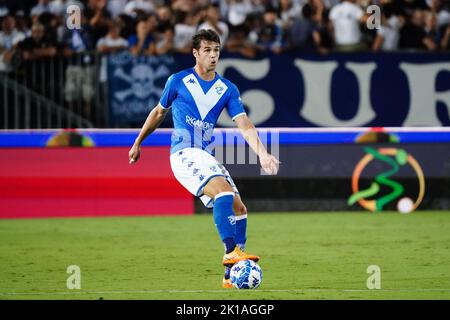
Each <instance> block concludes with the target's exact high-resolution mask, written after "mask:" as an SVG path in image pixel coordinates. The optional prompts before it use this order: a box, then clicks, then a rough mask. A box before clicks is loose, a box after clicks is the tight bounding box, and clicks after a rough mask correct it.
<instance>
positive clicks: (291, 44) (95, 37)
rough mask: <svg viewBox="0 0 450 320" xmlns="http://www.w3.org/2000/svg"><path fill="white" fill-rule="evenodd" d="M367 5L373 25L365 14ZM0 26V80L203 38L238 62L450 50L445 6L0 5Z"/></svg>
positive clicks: (188, 0)
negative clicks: (98, 55) (18, 65)
mask: <svg viewBox="0 0 450 320" xmlns="http://www.w3.org/2000/svg"><path fill="white" fill-rule="evenodd" d="M72 5H76V6H78V8H80V9H81V10H80V13H81V15H80V19H79V22H80V28H79V29H78V28H68V27H67V26H68V25H67V22H68V21H69V23H76V22H77V21H78V20H76V19H75V16H73V15H72V16H70V15H69V14H68V12H67V8H68V7H69V6H72ZM371 5H377V6H378V7H379V8H381V11H380V13H381V14H380V16H379V18H380V19H378V20H376V19H374V16H371V13H376V11H373V12H371V13H367V8H368V7H369V6H371ZM69 13H70V12H69ZM74 19H75V20H74ZM0 21H1V29H0V71H8V68H11V66H13V65H14V63H15V61H16V60H21V61H26V60H33V59H40V58H43V57H52V56H55V55H64V56H71V55H73V54H76V53H80V52H86V51H93V50H97V51H99V52H102V53H110V52H116V51H118V50H130V51H131V52H132V53H133V54H136V55H160V54H165V53H170V52H182V53H188V52H190V51H191V37H192V35H194V33H195V32H196V31H197V30H199V29H202V28H211V29H214V30H216V31H217V32H218V34H219V36H220V39H221V46H222V49H223V50H225V51H228V52H235V53H239V54H241V55H243V56H246V57H255V56H256V55H257V54H258V53H261V52H265V53H271V54H280V53H283V52H285V53H298V52H320V53H322V54H326V53H328V52H332V51H342V52H355V51H397V50H423V51H443V50H449V49H450V1H449V0H390V1H389V0H372V1H370V0H343V1H339V0H279V1H278V0H277V1H274V0H109V1H107V0H84V1H77V0H34V1H33V0H24V1H17V0H0ZM377 22H380V25H379V26H378V28H369V27H368V25H369V26H371V25H374V23H377ZM374 26H376V25H374Z"/></svg>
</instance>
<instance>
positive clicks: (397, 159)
mask: <svg viewBox="0 0 450 320" xmlns="http://www.w3.org/2000/svg"><path fill="white" fill-rule="evenodd" d="M171 132H172V131H171V130H170V129H159V130H157V131H156V132H155V133H154V134H152V135H151V136H149V137H148V138H147V139H146V141H145V142H144V145H143V155H142V158H141V160H140V161H139V162H138V163H137V164H136V165H134V166H131V165H129V164H128V150H129V148H130V146H131V145H132V143H133V141H134V139H135V137H136V135H137V133H138V130H137V129H136V130H97V129H86V130H30V131H14V130H11V131H1V132H0V162H1V165H0V217H1V218H16V217H72V216H111V215H161V214H193V213H194V212H206V211H207V210H206V209H205V208H204V207H203V206H202V205H201V203H200V202H199V201H198V200H197V199H194V197H193V196H192V195H190V194H189V193H188V192H187V191H186V190H185V189H184V188H183V187H182V186H181V185H180V184H179V183H178V182H177V181H176V180H175V178H174V177H173V175H172V172H171V169H170V164H169V145H170V135H171ZM259 134H260V137H261V139H262V140H263V142H264V143H265V144H266V145H267V147H268V149H269V150H271V152H272V153H274V154H275V155H277V156H278V157H279V159H280V160H281V161H282V164H281V167H280V171H279V174H278V175H277V176H267V175H264V174H262V173H261V169H260V167H259V165H258V163H257V161H256V158H255V157H254V156H252V152H250V151H249V150H248V146H247V145H246V144H245V141H244V140H243V138H242V137H240V135H239V133H238V131H237V130H235V129H217V131H216V134H215V136H214V141H222V142H224V144H223V145H219V144H218V145H217V147H216V157H217V158H219V159H220V160H223V162H224V163H225V165H226V167H227V169H228V170H229V171H230V173H231V175H232V176H233V178H234V180H235V182H236V184H237V186H238V188H239V190H240V192H241V194H242V197H243V199H244V201H245V203H246V205H247V207H248V209H249V210H250V211H306V210H308V211H321V210H347V211H348V210H369V211H384V210H396V209H397V206H398V204H399V203H400V202H401V201H403V202H404V203H406V206H407V207H408V205H409V206H410V208H409V209H410V210H421V209H448V208H449V207H450V184H449V179H450V170H449V168H450V148H449V143H450V128H385V129H383V128H379V129H377V128H341V129H319V128H317V129H314V128H311V129H287V128H278V129H259ZM216 139H217V140H216Z"/></svg>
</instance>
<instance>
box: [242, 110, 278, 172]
mask: <svg viewBox="0 0 450 320" xmlns="http://www.w3.org/2000/svg"><path fill="white" fill-rule="evenodd" d="M234 121H235V122H236V124H237V126H238V128H239V131H240V132H241V134H242V136H243V137H244V139H245V140H246V141H247V143H248V144H249V146H250V148H252V150H253V151H254V152H255V153H256V154H257V155H258V157H259V161H260V163H261V167H262V168H263V169H264V171H265V172H266V173H267V174H270V175H276V174H277V173H278V169H279V165H280V161H279V160H278V159H277V158H276V157H275V156H273V155H271V154H270V153H268V152H267V150H266V148H265V147H264V145H263V143H262V142H261V139H260V138H259V136H258V132H257V131H256V128H255V126H254V125H253V123H252V122H251V120H250V119H249V118H248V117H247V115H245V114H242V115H240V116H238V117H237V118H235V119H234Z"/></svg>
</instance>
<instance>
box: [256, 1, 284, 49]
mask: <svg viewBox="0 0 450 320" xmlns="http://www.w3.org/2000/svg"><path fill="white" fill-rule="evenodd" d="M256 44H257V47H258V48H259V50H260V51H263V52H272V53H275V54H280V53H281V52H282V51H283V46H284V43H283V28H282V27H281V21H280V20H278V17H277V12H276V10H275V9H274V8H273V7H269V8H267V10H266V11H265V12H264V14H263V23H262V25H261V27H260V30H259V31H258V32H257V40H256Z"/></svg>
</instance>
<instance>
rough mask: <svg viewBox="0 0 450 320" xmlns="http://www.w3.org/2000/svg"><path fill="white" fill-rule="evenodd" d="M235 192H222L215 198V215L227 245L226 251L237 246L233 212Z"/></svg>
mask: <svg viewBox="0 0 450 320" xmlns="http://www.w3.org/2000/svg"><path fill="white" fill-rule="evenodd" d="M233 202H234V192H221V193H219V194H217V195H216V196H215V198H214V207H213V216H214V223H215V225H216V228H217V230H218V231H219V236H220V239H221V240H222V242H223V243H224V245H225V253H230V252H231V251H233V250H234V248H235V247H236V242H235V238H234V237H235V234H236V220H235V217H234V212H233Z"/></svg>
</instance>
